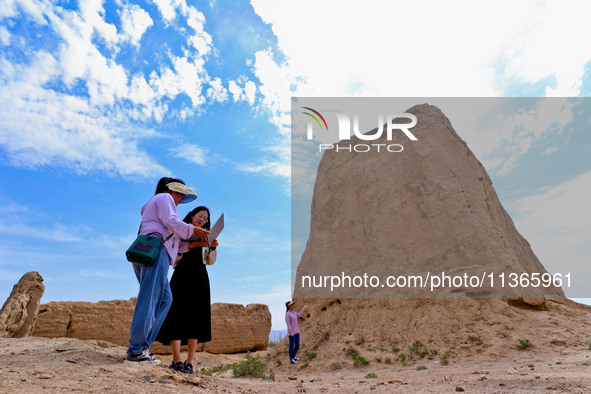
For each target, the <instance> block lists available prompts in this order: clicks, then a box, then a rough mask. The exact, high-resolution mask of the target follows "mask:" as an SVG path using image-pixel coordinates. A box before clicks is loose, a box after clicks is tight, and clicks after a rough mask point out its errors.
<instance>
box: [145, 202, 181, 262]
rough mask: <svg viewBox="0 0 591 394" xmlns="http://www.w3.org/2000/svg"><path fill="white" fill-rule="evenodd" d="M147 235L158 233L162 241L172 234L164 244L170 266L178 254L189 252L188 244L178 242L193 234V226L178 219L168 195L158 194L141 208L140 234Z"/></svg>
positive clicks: (174, 206) (173, 204) (175, 209)
mask: <svg viewBox="0 0 591 394" xmlns="http://www.w3.org/2000/svg"><path fill="white" fill-rule="evenodd" d="M149 233H159V234H160V235H162V237H163V239H165V238H166V237H168V236H169V235H170V234H174V235H173V236H172V237H170V238H169V239H168V240H167V241H166V242H164V247H165V248H166V251H167V252H168V255H169V256H170V263H171V264H172V263H173V262H174V261H175V260H176V256H177V254H178V253H179V252H180V253H184V252H186V251H187V250H189V244H188V243H187V242H180V240H181V239H188V238H189V237H190V236H191V235H192V234H193V225H192V224H189V223H185V222H183V221H182V220H181V218H179V213H178V210H177V208H176V205H175V203H174V200H173V198H172V196H171V195H170V194H169V193H158V194H156V195H155V196H154V197H152V198H151V199H150V200H149V201H148V202H147V203H146V205H144V206H143V207H142V226H141V229H140V234H149ZM179 247H180V248H179Z"/></svg>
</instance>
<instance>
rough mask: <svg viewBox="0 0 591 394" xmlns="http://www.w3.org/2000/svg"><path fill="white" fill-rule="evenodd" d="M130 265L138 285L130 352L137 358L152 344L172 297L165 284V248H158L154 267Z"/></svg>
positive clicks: (166, 263) (166, 271)
mask: <svg viewBox="0 0 591 394" xmlns="http://www.w3.org/2000/svg"><path fill="white" fill-rule="evenodd" d="M132 265H133V270H134V272H135V276H136V277H137V280H138V282H139V283H140V290H139V292H138V295H137V302H136V304H135V310H134V311H133V319H132V320H131V328H130V329H129V350H130V351H131V353H133V354H139V353H141V352H142V351H143V350H144V349H147V348H149V347H150V346H152V343H154V340H155V339H156V335H157V334H158V330H160V326H162V323H163V322H164V319H165V318H166V314H167V313H168V310H169V309H170V305H171V304H172V293H171V291H170V285H169V284H168V267H169V266H170V257H169V256H168V252H167V251H166V249H165V248H164V246H161V247H160V253H159V254H158V260H157V261H156V263H155V264H154V265H152V266H150V267H149V266H147V265H143V264H137V263H133V264H132Z"/></svg>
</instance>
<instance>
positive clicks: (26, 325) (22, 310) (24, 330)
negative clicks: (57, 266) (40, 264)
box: [0, 271, 45, 338]
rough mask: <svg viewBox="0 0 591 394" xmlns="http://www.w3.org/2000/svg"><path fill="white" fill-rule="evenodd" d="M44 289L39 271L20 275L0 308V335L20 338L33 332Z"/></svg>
mask: <svg viewBox="0 0 591 394" xmlns="http://www.w3.org/2000/svg"><path fill="white" fill-rule="evenodd" d="M44 291H45V286H44V285H43V278H42V277H41V275H39V272H37V271H31V272H27V273H26V274H24V275H23V276H22V278H21V279H20V280H19V281H18V283H17V284H16V285H14V287H13V288H12V292H11V293H10V296H9V297H8V298H7V300H6V302H5V303H4V306H3V307H2V309H1V310H0V336H2V337H9V338H21V337H25V336H27V335H30V334H31V333H32V332H33V329H34V327H35V322H36V320H37V315H38V311H39V304H40V302H41V297H42V296H43V292H44Z"/></svg>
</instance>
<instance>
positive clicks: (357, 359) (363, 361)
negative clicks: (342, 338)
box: [346, 346, 369, 367]
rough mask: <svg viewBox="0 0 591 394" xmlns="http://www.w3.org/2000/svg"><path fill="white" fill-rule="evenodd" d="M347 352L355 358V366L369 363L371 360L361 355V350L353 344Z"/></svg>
mask: <svg viewBox="0 0 591 394" xmlns="http://www.w3.org/2000/svg"><path fill="white" fill-rule="evenodd" d="M346 354H347V356H349V357H351V358H352V359H353V365H354V366H355V367H358V366H359V365H367V364H369V361H367V359H366V358H365V357H363V356H362V355H360V354H359V352H358V351H357V349H355V348H354V347H353V346H349V347H348V348H347V350H346Z"/></svg>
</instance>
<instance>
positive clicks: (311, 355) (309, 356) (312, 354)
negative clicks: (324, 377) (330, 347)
mask: <svg viewBox="0 0 591 394" xmlns="http://www.w3.org/2000/svg"><path fill="white" fill-rule="evenodd" d="M306 356H308V358H309V359H313V358H316V356H318V354H316V353H314V352H308V353H306Z"/></svg>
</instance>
